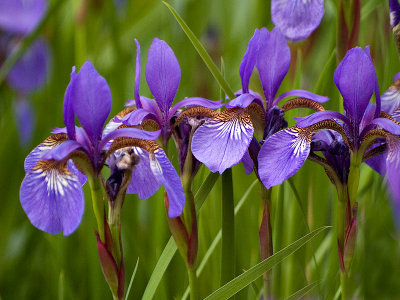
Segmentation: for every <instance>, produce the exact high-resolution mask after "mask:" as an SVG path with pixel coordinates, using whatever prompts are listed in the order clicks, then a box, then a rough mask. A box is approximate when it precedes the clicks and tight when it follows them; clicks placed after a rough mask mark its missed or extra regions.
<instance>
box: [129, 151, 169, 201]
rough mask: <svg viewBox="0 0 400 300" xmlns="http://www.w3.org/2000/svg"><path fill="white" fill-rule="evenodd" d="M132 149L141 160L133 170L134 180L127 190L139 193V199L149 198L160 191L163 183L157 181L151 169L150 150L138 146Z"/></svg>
mask: <svg viewBox="0 0 400 300" xmlns="http://www.w3.org/2000/svg"><path fill="white" fill-rule="evenodd" d="M132 149H133V152H134V153H135V154H136V155H138V156H139V157H140V162H139V164H138V165H137V166H136V168H135V169H134V170H133V171H132V180H131V183H130V184H129V186H128V189H127V190H126V192H127V193H128V194H138V196H139V199H147V198H150V197H151V196H153V195H154V193H155V192H157V191H158V189H159V188H160V186H161V183H160V182H158V181H157V179H156V177H154V175H153V172H152V170H151V167H150V158H149V152H147V151H146V150H143V149H141V148H138V147H133V148H132Z"/></svg>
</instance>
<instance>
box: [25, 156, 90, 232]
mask: <svg viewBox="0 0 400 300" xmlns="http://www.w3.org/2000/svg"><path fill="white" fill-rule="evenodd" d="M20 201H21V205H22V208H23V209H24V211H25V213H26V214H27V216H28V218H29V220H30V221H31V223H32V224H33V225H34V226H35V227H37V228H39V229H40V230H43V231H46V232H48V233H51V234H56V233H59V232H61V231H63V232H64V235H69V234H71V233H72V232H74V231H75V229H76V228H77V227H78V226H79V224H80V222H81V219H82V215H83V209H84V200H83V192H82V188H81V184H80V182H79V180H78V178H77V177H76V176H75V174H73V173H72V172H70V171H69V170H68V169H67V168H66V166H65V165H58V164H57V163H56V162H55V161H43V160H41V161H39V162H38V163H37V164H36V166H35V167H33V168H32V169H31V170H30V171H29V172H28V173H27V174H26V176H25V178H24V180H23V181H22V184H21V189H20Z"/></svg>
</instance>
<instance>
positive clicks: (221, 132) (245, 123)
mask: <svg viewBox="0 0 400 300" xmlns="http://www.w3.org/2000/svg"><path fill="white" fill-rule="evenodd" d="M254 67H257V69H258V73H259V75H260V80H261V84H262V87H263V92H264V96H265V106H264V104H263V99H262V97H261V96H260V95H259V94H257V93H255V92H253V91H251V90H249V81H250V77H251V75H252V73H253V69H254ZM289 67H290V49H289V46H288V45H287V43H286V40H285V37H284V36H283V35H282V33H281V32H280V30H279V29H278V28H275V29H273V30H272V31H271V32H268V30H267V29H266V28H262V29H260V30H259V29H256V30H255V32H254V36H253V37H252V38H251V40H250V41H249V45H248V48H247V51H246V53H245V55H244V56H243V60H242V63H241V65H240V69H239V73H240V77H241V80H242V89H241V90H240V91H239V92H237V93H236V96H237V98H235V99H233V100H231V101H230V102H229V103H228V104H227V105H226V107H227V109H225V110H224V111H222V112H221V113H219V114H215V116H214V117H212V118H210V119H209V120H206V121H205V122H204V124H203V125H201V126H200V127H199V128H198V129H197V130H196V132H195V133H194V135H193V140H192V152H193V154H194V156H195V157H196V158H197V159H198V160H199V161H201V162H202V163H204V164H205V165H206V166H207V167H208V168H209V169H210V170H211V172H217V171H218V172H220V173H221V174H222V173H223V172H224V171H225V170H226V169H228V168H230V167H232V166H233V165H235V164H237V163H239V162H241V161H242V162H244V164H245V168H246V171H247V172H249V171H250V172H251V170H252V165H253V164H252V160H251V158H250V155H249V152H248V148H249V146H250V143H251V141H252V140H253V134H254V132H255V130H256V131H258V132H260V136H261V138H262V139H265V138H267V137H268V136H269V135H271V134H273V133H275V132H277V131H278V130H280V129H282V128H284V127H286V126H287V123H286V121H285V120H284V111H285V110H288V109H291V108H295V107H311V108H314V109H315V108H316V107H318V108H319V109H323V108H322V106H321V105H320V104H319V103H317V102H324V101H327V100H328V98H327V97H322V96H319V95H315V94H312V93H310V92H308V91H304V90H292V91H288V92H285V93H283V94H281V95H280V96H278V97H276V94H277V92H278V89H279V87H280V85H281V83H282V80H283V79H284V77H285V75H286V73H287V72H288V70H289ZM289 96H298V97H300V98H297V100H296V101H294V102H291V104H290V105H287V106H286V107H285V108H284V109H281V108H279V107H278V106H277V105H278V103H279V102H280V101H281V100H283V99H284V98H286V97H289ZM285 105H286V104H285ZM253 144H254V143H253ZM254 147H255V148H256V147H257V141H255V145H254ZM258 147H259V146H258ZM250 148H252V147H250ZM253 156H254V155H253ZM255 159H256V156H255Z"/></svg>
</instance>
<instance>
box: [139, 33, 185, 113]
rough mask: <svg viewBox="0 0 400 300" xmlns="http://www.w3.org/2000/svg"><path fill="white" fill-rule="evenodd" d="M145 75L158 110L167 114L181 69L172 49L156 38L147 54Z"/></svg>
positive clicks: (176, 88)
mask: <svg viewBox="0 0 400 300" xmlns="http://www.w3.org/2000/svg"><path fill="white" fill-rule="evenodd" d="M145 75H146V80H147V83H148V85H149V88H150V91H151V93H152V94H153V96H154V98H155V100H156V101H157V104H158V106H159V107H160V110H161V111H162V113H163V114H164V115H165V116H168V111H169V109H170V107H171V104H172V102H173V100H174V97H175V94H176V92H177V90H178V86H179V81H180V80H181V69H180V66H179V63H178V60H177V59H176V57H175V54H174V52H173V51H172V49H171V48H170V47H169V46H168V44H167V43H166V42H164V41H162V40H159V39H158V38H155V39H154V40H153V43H152V44H151V46H150V49H149V52H148V54H147V65H146V74H145Z"/></svg>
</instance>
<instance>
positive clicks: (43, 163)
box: [32, 159, 71, 174]
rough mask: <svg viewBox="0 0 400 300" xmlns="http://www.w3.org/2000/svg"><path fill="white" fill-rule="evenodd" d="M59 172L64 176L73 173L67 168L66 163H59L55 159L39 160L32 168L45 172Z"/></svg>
mask: <svg viewBox="0 0 400 300" xmlns="http://www.w3.org/2000/svg"><path fill="white" fill-rule="evenodd" d="M54 169H56V170H58V171H59V172H60V173H62V174H70V173H71V172H70V171H69V170H68V168H67V164H66V162H59V161H56V160H54V159H52V160H43V159H41V160H39V161H38V163H37V164H36V165H35V166H34V167H33V168H32V170H41V171H43V172H45V173H46V172H49V171H50V170H54Z"/></svg>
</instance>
